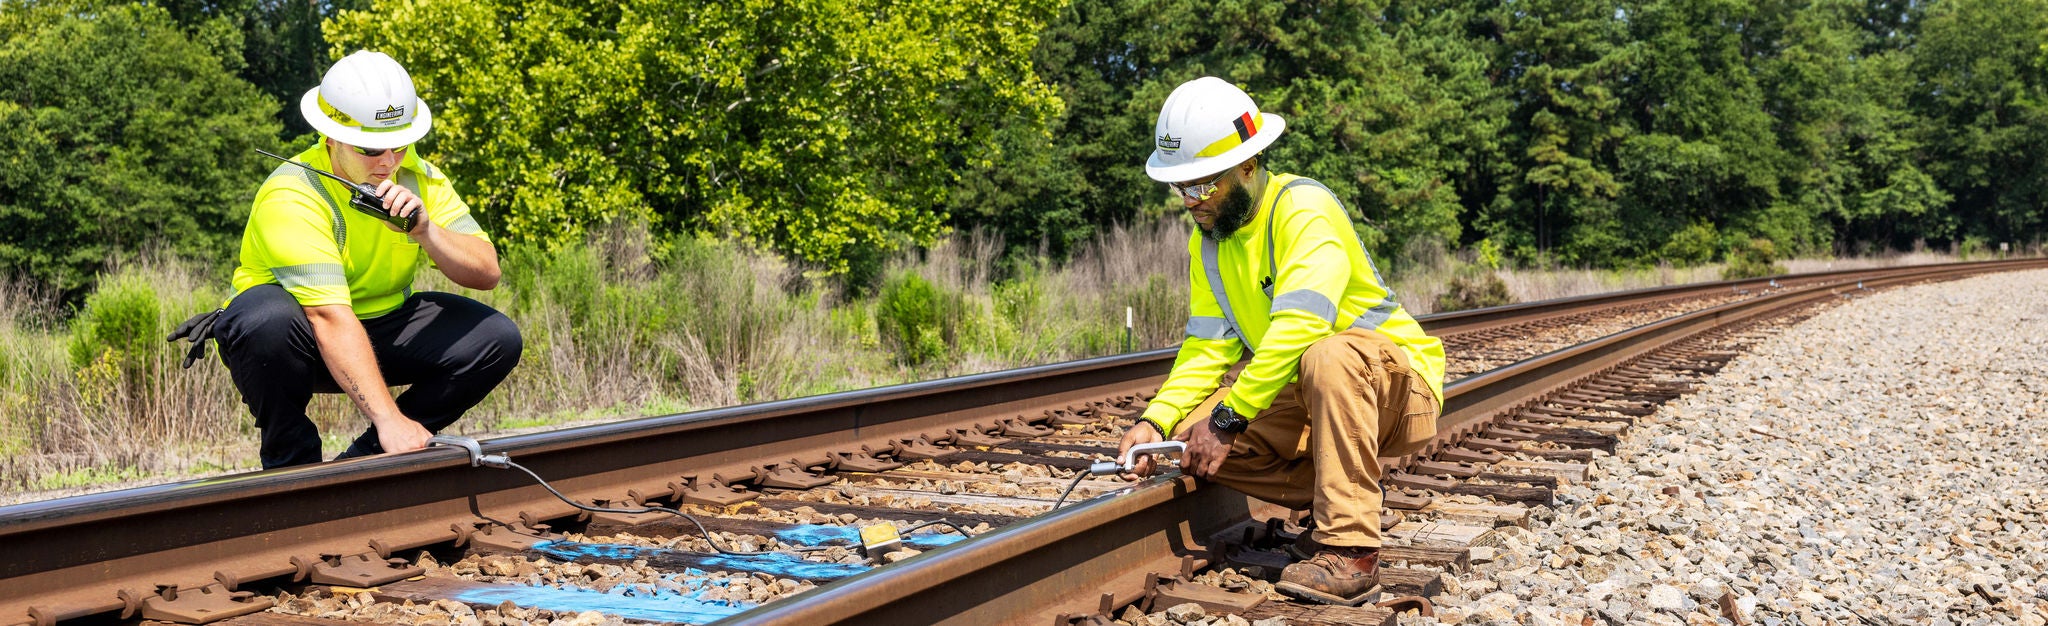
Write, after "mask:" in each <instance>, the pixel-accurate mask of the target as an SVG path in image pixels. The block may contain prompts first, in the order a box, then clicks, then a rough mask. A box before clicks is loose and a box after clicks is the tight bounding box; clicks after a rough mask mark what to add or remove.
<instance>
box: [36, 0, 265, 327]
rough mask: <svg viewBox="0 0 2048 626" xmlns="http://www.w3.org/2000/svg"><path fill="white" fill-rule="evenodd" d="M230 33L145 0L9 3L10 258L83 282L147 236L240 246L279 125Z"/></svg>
mask: <svg viewBox="0 0 2048 626" xmlns="http://www.w3.org/2000/svg"><path fill="white" fill-rule="evenodd" d="M236 38H237V32H236V31H234V30H232V29H222V28H202V29H200V30H197V31H190V32H188V31H187V30H185V29H183V28H181V27H179V25H178V24H177V23H176V22H175V21H174V20H172V19H171V17H170V15H169V14H168V13H166V12H165V11H163V10H162V9H158V8H155V7H148V6H139V5H137V6H113V7H107V8H105V9H102V10H99V11H97V12H94V13H93V14H92V15H91V17H89V18H81V17H73V16H69V15H67V14H65V13H64V12H62V11H53V10H41V8H40V7H33V6H31V7H21V6H9V5H0V128H5V129H6V130H5V132H0V274H4V275H24V274H25V275H27V276H30V277H33V278H36V279H39V280H40V281H42V282H45V283H47V284H49V285H51V286H53V287H55V288H56V289H58V290H61V291H64V292H66V293H68V294H74V295H76V294H82V293H83V289H84V288H85V287H87V286H88V285H89V284H90V283H91V282H92V280H93V278H94V275H95V273H96V272H98V271H99V270H100V269H101V268H103V267H105V264H106V263H108V262H109V261H110V260H116V259H119V258H123V257H133V256H134V255H135V253H136V252H137V251H139V250H141V249H143V248H145V247H147V246H151V245H166V246H171V247H173V248H175V249H177V250H179V251H181V252H185V253H188V254H192V255H194V256H205V257H208V258H215V259H227V258H231V257H232V255H233V254H234V252H235V245H236V242H238V241H239V240H240V238H241V232H242V222H243V221H244V219H245V218H246V216H247V215H248V212H249V193H250V192H251V191H253V190H254V189H255V186H256V184H257V183H259V182H261V178H262V176H263V172H265V171H268V169H269V168H268V167H266V166H263V165H261V164H260V163H259V162H258V160H259V159H262V158H263V157H261V156H259V155H257V154H256V153H255V152H254V151H253V148H257V147H266V148H274V147H275V146H274V145H273V144H274V143H275V142H276V137H277V134H278V132H279V129H278V127H277V124H276V122H275V121H273V118H272V117H271V115H272V114H273V113H274V112H275V111H276V109H277V106H278V104H277V103H276V102H275V101H273V100H270V99H268V98H265V97H263V94H262V93H261V92H259V91H257V89H256V88H255V87H254V86H251V85H250V84H249V83H248V82H246V81H243V80H241V79H238V78H236V77H235V75H234V74H233V73H232V72H231V71H230V69H229V67H230V66H229V64H230V63H231V62H233V61H239V58H240V57H239V55H238V54H236V53H234V52H231V50H233V49H235V48H238V47H239V46H237V45H236V44H234V41H235V40H236ZM208 44H213V45H208Z"/></svg>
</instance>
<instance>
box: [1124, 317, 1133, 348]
mask: <svg viewBox="0 0 2048 626" xmlns="http://www.w3.org/2000/svg"><path fill="white" fill-rule="evenodd" d="M1130 351H1131V307H1124V352H1125V353H1129V352H1130Z"/></svg>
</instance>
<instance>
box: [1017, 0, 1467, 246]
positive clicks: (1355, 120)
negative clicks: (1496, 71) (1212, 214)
mask: <svg viewBox="0 0 2048 626" xmlns="http://www.w3.org/2000/svg"><path fill="white" fill-rule="evenodd" d="M1465 19H1466V18H1465V17H1464V16H1463V15H1462V14H1459V13H1457V12H1455V11H1443V10H1439V9H1437V8H1434V7H1424V6H1422V4H1421V3H1415V6H1407V5H1405V4H1404V5H1402V6H1391V5H1390V4H1389V2H1387V1H1386V0H1374V1H1357V0H1351V1H1337V2H1321V3H1288V2H1226V3H1220V4H1219V3H1214V2H1192V1H1172V2H1158V1H1151V0H1144V1H1140V0H1116V1H1110V2H1098V3H1074V4H1073V5H1072V6H1069V7H1067V8H1065V9H1063V10H1062V11H1061V12H1060V14H1059V17H1058V19H1056V20H1054V21H1053V23H1052V24H1051V25H1050V26H1049V27H1048V30H1047V32H1046V34H1045V36H1044V37H1043V38H1042V40H1041V43H1040V46H1039V48H1038V49H1037V51H1036V52H1035V53H1034V58H1035V63H1036V66H1037V68H1038V72H1039V73H1040V75H1041V76H1044V77H1045V78H1046V80H1047V81H1048V82H1050V83H1052V84H1053V85H1056V86H1057V88H1058V89H1059V90H1060V94H1061V96H1062V98H1063V99H1064V100H1065V102H1066V104H1067V107H1066V109H1065V115H1064V116H1063V117H1062V118H1060V119H1059V120H1057V121H1056V122H1055V124H1054V128H1053V130H1052V132H1051V135H1052V139H1051V141H1049V142H1048V143H1047V144H1046V145H1044V146H1043V147H1037V146H1031V147H1025V148H1021V149H1020V151H1022V152H1027V153H1033V154H1039V153H1047V154H1052V155H1055V156H1054V157H1052V159H1051V164H1050V165H1047V166H1042V167H1039V168H1038V169H1036V170H1033V171H1035V172H1036V173H1033V174H1031V176H1032V178H1030V179H1029V180H1037V181H1044V183H1045V184H1043V185H1040V186H1023V190H1022V193H1020V194H1019V198H1020V199H1019V200H1018V201H1017V202H1015V203H1014V205H1013V206H1014V208H1012V207H1003V208H1000V209H998V210H997V211H996V212H995V218H996V219H995V221H997V222H998V223H1001V224H1005V225H1006V226H1005V228H1004V232H1005V234H1006V235H1009V236H1011V237H1012V238H1013V241H1014V240H1015V238H1016V237H1017V236H1018V235H1019V234H1022V235H1024V236H1025V237H1032V236H1043V237H1044V238H1046V239H1047V240H1049V243H1051V244H1052V246H1053V247H1054V248H1055V252H1057V249H1058V247H1059V246H1061V245H1063V244H1071V243H1072V242H1074V241H1076V240H1077V239H1078V237H1077V236H1079V235H1085V234H1086V233H1087V232H1088V230H1087V226H1089V225H1097V224H1106V223H1110V222H1119V221H1129V220H1133V219H1137V218H1140V217H1145V216H1156V215H1159V214H1162V213H1165V212H1170V211H1176V210H1178V205H1177V203H1175V202H1173V201H1171V199H1170V198H1169V197H1168V196H1167V194H1166V193H1165V191H1164V189H1163V187H1162V186H1161V185H1160V184H1159V183H1157V182H1154V181H1152V180H1151V179H1150V178H1147V177H1146V176H1145V173H1144V168H1143V164H1144V160H1145V158H1146V155H1147V154H1149V153H1150V151H1151V150H1152V145H1151V136H1152V130H1153V123H1154V121H1155V118H1156V117H1157V115H1158V113H1159V107H1160V105H1161V104H1162V103H1163V102H1164V101H1165V100H1166V96H1167V94H1169V93H1171V92H1172V90H1173V89H1174V88H1175V87H1177V86H1179V85H1180V84H1181V83H1182V82H1185V81H1187V80H1191V79H1194V78H1197V77H1200V76H1204V75H1213V76H1218V77H1221V78H1224V79H1225V80H1229V81H1231V82H1234V83H1236V84H1238V85H1239V86H1241V87H1244V88H1246V90H1247V91H1249V92H1250V93H1251V95H1252V97H1253V99H1255V100H1257V101H1258V103H1259V105H1260V107H1261V108H1262V109H1264V110H1265V111H1268V112H1272V113H1277V114H1279V115H1281V116H1282V117H1285V118H1286V119H1287V135H1288V136H1287V137H1285V138H1283V139H1281V140H1280V142H1279V143H1277V144H1275V145H1274V147H1272V148H1271V149H1269V150H1268V151H1267V152H1266V154H1265V155H1264V156H1265V162H1266V164H1267V165H1268V166H1269V167H1271V168H1272V169H1273V170H1274V171H1279V172H1288V173H1295V174H1301V175H1305V176H1309V177H1312V178H1315V179H1317V180H1319V181H1321V182H1323V183H1324V184H1326V185H1328V186H1329V187H1330V188H1331V190H1333V191H1335V192H1336V193H1337V195H1338V196H1339V197H1340V198H1342V199H1343V200H1344V201H1345V203H1346V205H1347V206H1349V207H1350V208H1351V209H1352V210H1353V211H1354V212H1356V213H1358V214H1359V216H1358V217H1359V218H1360V219H1361V225H1360V234H1361V235H1362V236H1363V237H1364V238H1365V239H1366V242H1367V244H1368V245H1369V246H1370V247H1371V248H1373V249H1374V250H1375V251H1379V252H1381V253H1382V254H1383V258H1386V257H1385V256H1384V253H1385V252H1386V251H1387V250H1390V249H1395V250H1397V249H1399V248H1400V247H1401V246H1402V245H1403V244H1404V243H1405V242H1406V241H1408V240H1411V239H1418V238H1432V239H1439V240H1456V239H1458V238H1459V237H1461V236H1462V234H1463V232H1462V228H1461V226H1460V223H1459V220H1458V212H1459V210H1460V206H1461V199H1460V197H1459V188H1460V185H1461V179H1462V178H1463V177H1464V176H1465V172H1466V171H1467V170H1468V169H1469V167H1470V166H1471V165H1472V164H1473V161H1475V160H1476V159H1475V155H1483V154H1485V153H1486V151H1487V150H1489V149H1490V148H1488V147H1487V145H1488V144H1489V142H1492V141H1494V138H1495V137H1496V136H1497V134H1498V133H1497V132H1495V131H1497V129H1498V128H1499V127H1500V126H1501V125H1502V124H1503V121H1502V118H1503V115H1501V113H1503V112H1504V109H1503V108H1501V107H1499V106H1497V104H1498V103H1499V102H1500V101H1499V100H1498V99H1497V98H1496V97H1495V92H1494V91H1493V89H1492V87H1491V85H1490V84H1489V82H1488V81H1487V78H1486V75H1485V66H1486V58H1485V56H1484V54H1482V53H1481V52H1480V51H1479V50H1478V49H1476V48H1474V47H1473V46H1472V45H1470V44H1471V42H1470V41H1469V40H1468V39H1466V38H1465V37H1464V36H1463V28H1464V24H1465ZM1025 139H1030V138H1028V137H1026V138H1025ZM986 186H987V187H991V188H997V187H1002V186H1001V185H994V184H990V185H986ZM1040 208H1047V209H1050V210H1049V211H1045V212H1041V211H1039V209H1040ZM1010 216H1015V217H1010ZM1075 225H1079V227H1076V226H1075ZM1040 233H1044V235H1040Z"/></svg>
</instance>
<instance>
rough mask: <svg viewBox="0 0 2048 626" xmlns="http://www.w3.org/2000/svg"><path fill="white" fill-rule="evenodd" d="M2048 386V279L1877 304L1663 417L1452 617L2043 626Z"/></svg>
mask: <svg viewBox="0 0 2048 626" xmlns="http://www.w3.org/2000/svg"><path fill="white" fill-rule="evenodd" d="M2044 393H2048V271H2030V272H2022V273H2007V274H1998V275H1991V276H1983V277H1977V278H1971V279H1966V280H1961V281H1954V282H1945V283H1936V284H1928V285H1920V286H1914V287H1907V288H1902V289H1896V290H1892V291H1886V292H1882V293H1875V294H1871V295H1867V296H1859V297H1858V298H1857V299H1856V300H1855V301H1852V302H1850V303H1847V304H1845V305H1843V306H1839V307H1835V308H1833V309H1830V310H1828V311H1826V312H1823V313H1821V314H1819V315H1817V316H1815V317H1813V318H1812V319H1809V320H1806V321H1805V322H1802V323H1799V324H1798V325H1796V326H1794V327H1792V328H1791V329H1789V330H1786V331H1784V332H1780V333H1777V334H1773V335H1768V336H1764V337H1762V338H1761V339H1759V340H1758V341H1757V342H1756V343H1755V344H1754V345H1752V346H1750V347H1749V348H1748V349H1747V350H1746V351H1745V352H1744V353H1743V354H1742V356H1740V357H1737V358H1736V359H1735V360H1734V361H1733V362H1731V363H1730V364H1729V366H1728V367H1727V368H1726V369H1723V370H1722V371H1721V372H1719V373H1718V374H1716V375H1714V376H1711V377H1708V378H1706V379H1704V380H1702V381H1701V384H1700V385H1699V388H1698V390H1697V391H1696V392H1695V393H1694V394H1692V395H1690V396H1687V397H1684V398H1679V399H1677V400H1674V401H1672V402H1671V403H1669V404H1667V405H1665V406H1664V407H1663V408H1662V409H1660V410H1659V411H1658V412H1657V413H1656V414H1655V415H1652V416H1648V417H1645V418H1642V419H1641V420H1640V421H1639V422H1638V423H1637V426H1636V428H1635V429H1634V430H1633V431H1632V432H1631V433H1630V434H1629V435H1627V436H1626V437H1625V438H1624V440H1623V442H1622V444H1621V447H1620V448H1619V450H1618V454H1617V455H1616V456H1615V457H1611V458H1610V457H1601V458H1599V459H1598V460H1597V461H1596V470H1595V472H1594V475H1593V477H1592V478H1591V479H1589V480H1588V481H1586V482H1584V483H1579V484H1573V485H1569V486H1567V487H1565V488H1563V489H1561V490H1560V491H1559V492H1558V497H1557V503H1556V504H1557V505H1556V506H1555V507H1553V508H1550V509H1539V512H1538V513H1537V514H1536V515H1535V516H1534V517H1535V519H1534V520H1533V521H1532V523H1531V527H1530V528H1529V529H1526V530H1525V529H1520V528H1503V529H1500V532H1501V533H1502V534H1504V535H1505V536H1504V537H1502V541H1501V542H1500V544H1499V547H1498V548H1497V549H1496V550H1495V554H1493V555H1492V556H1491V560H1490V561H1488V562H1485V563H1481V564H1479V565H1477V566H1475V567H1474V568H1473V571H1472V572H1470V573H1468V574H1464V575H1461V576H1459V577H1458V578H1459V579H1458V580H1457V581H1456V584H1454V585H1453V586H1454V587H1456V589H1447V590H1446V591H1447V593H1445V594H1444V595H1442V596H1440V597H1439V598H1438V611H1437V619H1438V620H1441V621H1443V622H1447V623H1470V624H1482V623H1501V624H1507V623H1514V624H1570V625H1573V626H1577V625H1580V624H1587V623H1613V624H1715V623H1723V624H1725V623H1730V622H1731V619H1730V618H1735V619H1739V620H1741V621H1742V623H1746V624H1770V625H1775V624H1825V623H1834V624H1860V623H1869V624H1937V625H1939V624H2022V625H2026V626H2043V624H2048V420H2044V419H2043V418H2048V400H2044V396H2043V394H2044ZM1402 621H1403V622H1405V623H1418V622H1419V623H1428V622H1429V620H1427V619H1423V618H1417V617H1415V616H1413V615H1412V614H1410V616H1409V617H1407V618H1404V619H1403V620H1402Z"/></svg>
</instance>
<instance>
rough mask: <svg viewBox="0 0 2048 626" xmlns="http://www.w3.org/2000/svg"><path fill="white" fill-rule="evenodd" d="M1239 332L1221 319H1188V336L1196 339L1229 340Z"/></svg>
mask: <svg viewBox="0 0 2048 626" xmlns="http://www.w3.org/2000/svg"><path fill="white" fill-rule="evenodd" d="M1236 332H1237V331H1235V330H1232V329H1231V328H1230V322H1229V321H1228V320H1225V319H1223V318H1220V317H1190V318H1188V336H1189V337H1194V338H1196V339H1229V338H1230V336H1231V335H1233V334H1236Z"/></svg>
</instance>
